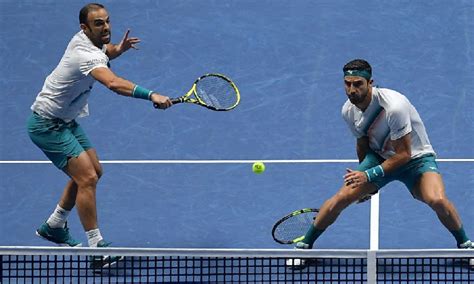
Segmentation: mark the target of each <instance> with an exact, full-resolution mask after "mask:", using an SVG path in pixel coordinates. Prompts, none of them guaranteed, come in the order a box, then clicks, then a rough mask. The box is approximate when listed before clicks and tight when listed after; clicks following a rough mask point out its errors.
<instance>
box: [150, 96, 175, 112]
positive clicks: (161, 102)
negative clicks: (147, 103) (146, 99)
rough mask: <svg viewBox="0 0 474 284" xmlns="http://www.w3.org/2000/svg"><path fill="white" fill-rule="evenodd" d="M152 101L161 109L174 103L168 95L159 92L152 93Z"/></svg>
mask: <svg viewBox="0 0 474 284" xmlns="http://www.w3.org/2000/svg"><path fill="white" fill-rule="evenodd" d="M151 101H152V102H153V105H154V106H155V107H156V108H159V109H167V108H169V107H170V106H172V105H173V103H172V102H171V100H170V98H168V97H167V96H162V95H160V94H158V93H153V94H151Z"/></svg>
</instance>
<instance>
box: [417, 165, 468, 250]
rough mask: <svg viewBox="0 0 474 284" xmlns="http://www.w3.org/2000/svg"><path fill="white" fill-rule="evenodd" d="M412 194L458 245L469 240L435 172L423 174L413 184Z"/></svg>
mask: <svg viewBox="0 0 474 284" xmlns="http://www.w3.org/2000/svg"><path fill="white" fill-rule="evenodd" d="M412 194H413V196H414V197H415V198H416V199H418V200H420V201H422V202H424V203H426V204H427V205H428V206H430V207H431V209H433V210H434V211H435V212H436V215H437V216H438V219H439V220H440V221H441V223H442V224H443V225H444V226H445V227H446V229H448V230H449V231H450V232H451V233H452V234H453V236H454V237H455V238H456V241H457V243H458V245H460V244H462V243H465V242H466V241H468V240H469V239H468V237H467V236H466V233H465V232H464V228H463V226H462V222H461V218H460V217H459V214H458V212H457V210H456V208H455V207H454V205H453V204H452V203H451V201H449V199H448V198H447V196H446V193H445V188H444V184H443V180H442V178H441V175H440V174H438V173H435V172H425V173H423V174H422V175H421V177H420V178H419V179H418V181H417V183H416V184H415V186H414V188H413V190H412Z"/></svg>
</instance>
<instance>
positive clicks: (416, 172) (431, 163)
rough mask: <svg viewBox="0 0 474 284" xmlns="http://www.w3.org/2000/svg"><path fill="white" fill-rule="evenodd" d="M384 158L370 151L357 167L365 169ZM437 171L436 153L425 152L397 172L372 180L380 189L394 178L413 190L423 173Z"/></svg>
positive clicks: (375, 164)
mask: <svg viewBox="0 0 474 284" xmlns="http://www.w3.org/2000/svg"><path fill="white" fill-rule="evenodd" d="M383 161H384V159H383V158H382V157H380V156H379V155H377V154H376V153H375V152H369V153H367V155H366V156H365V159H364V160H363V161H362V162H361V163H360V164H359V166H358V167H357V170H358V171H365V170H367V169H370V168H372V167H375V166H377V165H380V164H381V163H382V162H383ZM426 172H435V173H438V174H439V173H440V172H439V169H438V164H437V163H436V157H435V155H434V154H425V155H423V156H420V157H418V158H414V159H412V160H410V161H409V162H408V163H407V164H405V165H403V166H401V167H400V168H399V169H397V170H396V171H395V172H393V173H391V174H387V175H386V176H384V177H383V178H381V179H378V180H376V181H374V182H372V183H373V184H374V185H375V186H377V187H378V189H381V188H382V187H384V186H385V185H386V184H387V183H389V182H392V181H394V180H398V181H401V182H403V183H404V184H405V185H406V187H407V188H408V189H409V190H410V193H411V192H412V191H413V188H414V186H415V184H416V182H417V181H418V179H419V178H420V176H421V175H422V174H423V173H426Z"/></svg>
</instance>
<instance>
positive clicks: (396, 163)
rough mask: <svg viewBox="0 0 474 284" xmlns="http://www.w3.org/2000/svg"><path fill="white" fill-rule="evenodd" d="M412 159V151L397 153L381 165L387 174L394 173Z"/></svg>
mask: <svg viewBox="0 0 474 284" xmlns="http://www.w3.org/2000/svg"><path fill="white" fill-rule="evenodd" d="M410 160H411V155H410V153H406V152H403V153H397V154H395V155H393V156H392V157H390V158H388V159H387V160H385V161H384V162H383V163H382V164H381V166H382V168H383V171H384V173H385V174H388V173H392V172H394V171H395V170H397V169H398V168H400V167H401V166H403V165H405V164H406V163H408V162H409V161H410Z"/></svg>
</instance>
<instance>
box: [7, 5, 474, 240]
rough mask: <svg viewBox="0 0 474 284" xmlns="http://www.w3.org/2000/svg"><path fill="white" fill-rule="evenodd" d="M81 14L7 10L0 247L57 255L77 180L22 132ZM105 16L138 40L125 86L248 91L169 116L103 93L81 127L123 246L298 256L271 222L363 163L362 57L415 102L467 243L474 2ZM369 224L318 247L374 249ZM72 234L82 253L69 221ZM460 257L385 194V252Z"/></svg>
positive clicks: (473, 180) (137, 11) (472, 180)
mask: <svg viewBox="0 0 474 284" xmlns="http://www.w3.org/2000/svg"><path fill="white" fill-rule="evenodd" d="M85 3H87V2H86V1H68V2H57V1H26V0H15V1H10V0H1V1H0V23H1V25H2V26H3V27H5V28H4V29H2V31H1V32H0V37H1V39H2V40H1V42H2V43H1V44H0V52H1V57H0V66H1V69H0V70H1V72H2V76H0V87H1V89H2V90H3V91H2V95H1V96H0V111H1V113H2V115H1V118H2V119H1V120H0V121H1V122H0V125H1V128H0V160H1V163H0V205H1V206H0V224H1V229H0V245H5V246H45V245H49V243H46V242H44V241H43V240H41V239H38V238H37V237H36V236H35V234H34V232H35V229H36V228H37V226H38V225H39V224H41V222H43V221H44V220H45V218H47V217H48V216H49V214H50V213H51V211H52V210H53V208H54V206H55V205H56V203H57V201H58V198H59V196H60V194H61V192H62V189H63V186H64V185H65V183H66V181H67V178H66V176H65V175H64V174H62V173H61V172H59V171H58V170H57V169H56V168H55V167H54V166H53V165H52V164H50V163H47V160H46V157H45V156H44V155H43V154H42V153H41V152H40V150H39V149H38V148H36V146H35V145H33V143H32V142H31V141H30V140H29V138H28V135H27V132H26V119H27V117H28V115H29V114H30V106H31V104H32V102H33V100H34V98H35V96H36V95H37V93H38V92H39V91H40V90H41V86H42V84H43V82H44V78H45V76H47V75H48V74H49V72H51V70H52V69H53V68H54V67H55V66H56V64H57V63H58V61H59V60H60V58H61V56H62V54H63V52H64V49H65V47H66V45H67V43H68V42H69V40H70V38H71V37H72V36H73V35H74V34H75V33H76V32H77V31H78V29H79V24H78V19H77V15H78V11H79V10H80V8H81V7H82V6H83V5H84V4H85ZM102 3H103V4H104V5H105V6H106V7H107V8H108V10H109V13H110V16H111V21H112V25H113V30H112V32H113V36H112V39H113V40H112V41H113V42H114V43H115V42H118V41H119V40H120V39H121V37H122V36H123V33H124V32H125V31H126V29H127V28H130V29H131V35H133V36H137V37H139V38H140V39H141V40H142V42H141V43H140V45H139V47H140V49H139V50H137V51H129V52H128V53H126V54H124V55H123V56H122V57H121V58H119V59H117V60H114V61H112V62H111V65H112V70H113V71H114V72H115V73H117V74H118V75H119V76H122V77H124V78H127V79H130V80H132V81H134V82H137V83H139V84H142V85H144V86H147V87H149V88H152V89H154V90H157V91H159V92H160V93H162V94H163V95H168V96H174V97H175V96H179V95H182V94H183V93H185V92H186V91H188V89H189V88H190V87H191V84H192V82H193V81H194V80H195V79H196V78H197V77H199V76H200V75H202V74H204V73H208V72H219V73H223V74H226V75H228V76H229V77H231V78H232V79H233V80H234V81H235V83H236V84H237V85H238V87H239V89H240V92H241V96H242V99H241V104H240V105H239V106H238V107H237V108H236V109H235V110H233V111H231V112H226V113H216V112H210V111H208V110H206V109H204V108H200V107H198V106H193V105H177V106H175V107H173V108H171V109H168V110H166V111H159V110H155V109H154V108H153V106H152V105H147V102H144V101H139V100H131V99H128V98H124V97H119V96H116V95H114V94H113V93H112V92H111V91H109V90H107V89H105V88H104V87H102V86H100V84H98V83H96V85H95V87H94V89H93V94H92V95H91V97H90V101H89V108H90V112H91V116H90V117H88V118H85V119H80V120H79V122H80V123H81V125H82V126H83V127H84V128H85V130H86V132H87V133H88V136H89V138H90V139H91V140H92V143H93V144H94V145H95V147H96V149H97V152H98V154H99V157H100V159H101V160H102V161H103V167H104V172H105V174H104V176H103V177H102V179H101V180H100V182H99V186H98V199H97V200H98V214H99V224H100V228H101V231H102V234H103V235H104V237H105V238H107V239H109V240H111V241H112V242H113V245H114V246H120V247H160V248H176V247H178V248H288V247H282V246H281V245H278V244H276V243H275V242H273V240H272V237H271V234H270V233H271V227H272V225H273V223H274V222H275V221H276V220H277V219H278V218H280V217H282V216H283V215H284V214H286V213H289V212H291V211H293V210H296V209H299V208H304V207H318V206H320V205H321V204H322V202H323V201H324V200H325V199H326V198H329V197H330V196H331V195H332V194H333V193H334V192H335V191H336V190H337V189H338V188H339V186H340V185H341V183H342V176H343V174H344V172H345V169H346V167H352V168H353V167H355V166H356V163H355V159H356V154H355V140H354V138H353V137H352V135H351V134H350V132H349V130H348V129H347V127H346V125H345V124H344V121H343V120H342V118H341V115H340V113H341V106H342V104H343V103H344V101H345V100H346V96H345V94H344V89H343V82H342V66H343V65H344V64H345V63H346V62H347V61H349V60H351V59H354V58H365V59H367V60H368V61H369V62H370V63H371V64H372V67H373V69H374V79H375V82H376V84H378V85H380V86H384V87H388V88H392V89H395V90H398V91H400V92H401V93H403V94H405V95H406V96H407V97H408V98H409V99H410V100H411V102H412V103H413V104H414V105H415V107H416V108H417V110H418V111H419V113H420V115H421V116H422V118H423V120H424V123H425V126H426V128H427V130H428V134H429V136H430V140H431V143H432V144H433V146H434V148H435V151H436V152H437V154H438V158H439V159H441V161H440V163H439V166H440V169H441V172H442V174H443V178H444V182H445V185H446V189H447V194H448V196H449V197H450V199H451V200H452V201H453V203H454V204H455V205H456V207H457V209H458V211H459V213H460V215H461V217H462V219H463V221H464V226H465V228H466V231H467V232H468V234H470V236H471V238H473V237H472V236H474V221H473V220H474V210H473V209H472V208H473V207H472V204H473V202H474V159H473V158H474V147H473V144H472V141H473V140H474V124H473V121H474V115H473V112H472V109H473V108H474V103H473V102H474V96H473V93H472V90H473V89H474V80H473V78H474V63H473V62H474V61H473V41H474V21H472V14H473V13H474V4H473V3H472V2H471V1H468V0H460V1H454V2H453V1H436V2H433V1H416V2H414V1H375V0H369V1H363V2H347V1H342V0H337V1H333V0H331V1H330V0H323V1H303V0H296V1H270V0H260V1H250V0H241V1H217V0H202V1H138V0H133V1H110V0H107V1H102ZM255 160H266V161H267V163H266V166H267V170H266V172H265V173H264V174H262V175H256V174H253V173H252V171H251V163H252V162H253V161H255ZM277 160H278V161H279V162H277ZM301 160H309V161H306V162H301ZM352 160H354V161H352ZM298 161H299V162H298ZM369 218H370V203H369V202H367V203H363V204H360V205H353V206H351V207H349V208H348V209H347V210H346V211H344V213H343V214H342V215H341V217H340V218H339V219H338V221H337V222H336V224H334V225H333V226H332V227H330V229H328V231H327V232H326V233H325V234H324V235H323V236H322V237H321V238H320V239H319V240H318V242H317V246H318V247H319V248H331V249H367V248H369V233H370V232H369V229H370V225H369ZM69 226H70V228H71V232H72V233H73V235H74V236H75V237H76V238H78V239H80V240H81V241H83V242H84V243H86V237H85V234H84V233H83V230H82V227H81V225H80V223H79V220H78V217H77V214H76V212H75V211H74V212H73V213H72V214H71V217H70V221H69ZM454 246H455V242H454V239H453V238H452V236H451V235H450V234H449V232H447V231H446V230H445V229H444V227H442V225H441V224H440V223H439V221H438V220H437V218H436V216H435V215H434V213H432V212H431V210H430V209H429V208H428V207H427V206H425V205H424V204H422V203H420V202H417V201H415V200H414V199H412V198H411V196H410V194H409V192H408V190H406V189H405V188H404V187H403V185H402V184H401V183H393V184H390V185H389V186H387V187H386V188H384V190H383V191H382V193H381V195H380V248H383V249H402V248H403V249H410V248H453V247H454Z"/></svg>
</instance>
